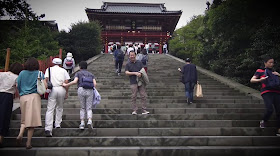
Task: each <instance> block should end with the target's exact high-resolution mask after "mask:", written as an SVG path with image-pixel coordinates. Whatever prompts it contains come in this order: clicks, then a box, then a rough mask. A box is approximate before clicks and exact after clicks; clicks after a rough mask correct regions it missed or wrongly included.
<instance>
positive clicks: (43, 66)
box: [0, 48, 62, 98]
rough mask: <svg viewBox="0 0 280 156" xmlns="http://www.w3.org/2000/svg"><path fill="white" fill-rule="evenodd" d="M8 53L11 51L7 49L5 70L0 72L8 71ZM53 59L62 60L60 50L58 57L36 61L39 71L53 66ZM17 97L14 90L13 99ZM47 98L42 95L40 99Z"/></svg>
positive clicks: (17, 94)
mask: <svg viewBox="0 0 280 156" xmlns="http://www.w3.org/2000/svg"><path fill="white" fill-rule="evenodd" d="M10 53H11V50H10V48H8V49H7V56H6V64H5V69H0V72H5V71H8V69H9V62H10ZM53 58H60V59H62V49H59V55H56V56H50V57H49V58H47V59H46V60H38V62H39V70H40V71H42V72H45V71H46V69H47V68H48V67H50V66H53V63H52V60H53ZM18 97H19V93H18V91H17V90H16V92H15V94H14V98H18ZM47 97H48V95H47V94H46V95H42V98H47Z"/></svg>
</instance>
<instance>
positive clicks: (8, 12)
mask: <svg viewBox="0 0 280 156" xmlns="http://www.w3.org/2000/svg"><path fill="white" fill-rule="evenodd" d="M0 6H1V8H0V19H1V18H2V17H9V19H16V20H22V19H28V20H38V19H40V18H43V17H45V14H41V15H40V16H37V15H36V14H35V13H34V12H33V11H32V9H31V7H30V5H29V4H28V3H27V2H26V1H25V0H0Z"/></svg>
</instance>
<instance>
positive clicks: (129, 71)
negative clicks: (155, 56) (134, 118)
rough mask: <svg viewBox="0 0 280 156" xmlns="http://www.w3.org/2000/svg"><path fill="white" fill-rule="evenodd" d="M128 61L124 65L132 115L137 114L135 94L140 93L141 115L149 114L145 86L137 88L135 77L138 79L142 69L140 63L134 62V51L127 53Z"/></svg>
mask: <svg viewBox="0 0 280 156" xmlns="http://www.w3.org/2000/svg"><path fill="white" fill-rule="evenodd" d="M129 59H130V61H129V62H128V63H127V64H126V67H125V74H126V75H128V76H129V79H130V88H131V92H132V95H131V103H132V110H133V112H132V115H136V114H137V110H138V107H137V104H136V98H137V92H139V93H140V96H141V103H142V114H149V112H148V111H147V110H146V109H147V93H146V88H145V85H141V86H138V82H137V77H138V78H140V77H141V76H142V74H141V73H140V70H141V69H142V68H143V64H142V62H141V61H139V60H136V53H135V52H134V51H130V52H129Z"/></svg>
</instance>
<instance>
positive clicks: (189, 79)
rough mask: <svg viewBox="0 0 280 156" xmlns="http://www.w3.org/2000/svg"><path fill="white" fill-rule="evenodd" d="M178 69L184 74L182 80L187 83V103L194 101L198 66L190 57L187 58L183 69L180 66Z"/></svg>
mask: <svg viewBox="0 0 280 156" xmlns="http://www.w3.org/2000/svg"><path fill="white" fill-rule="evenodd" d="M178 70H179V71H180V72H181V73H182V74H183V78H182V81H183V83H184V84H185V91H186V97H187V103H188V104H192V103H193V90H194V86H195V84H196V83H197V70H196V66H195V65H194V64H192V63H191V59H190V58H186V64H185V65H184V66H183V70H181V68H178Z"/></svg>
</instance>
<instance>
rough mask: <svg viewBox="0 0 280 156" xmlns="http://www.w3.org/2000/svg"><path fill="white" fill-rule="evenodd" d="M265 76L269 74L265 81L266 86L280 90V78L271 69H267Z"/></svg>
mask: <svg viewBox="0 0 280 156" xmlns="http://www.w3.org/2000/svg"><path fill="white" fill-rule="evenodd" d="M265 76H268V78H267V79H266V80H265V82H264V83H265V85H266V87H268V88H272V89H277V90H280V80H279V77H278V76H277V75H274V74H273V73H272V71H271V70H269V69H265Z"/></svg>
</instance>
